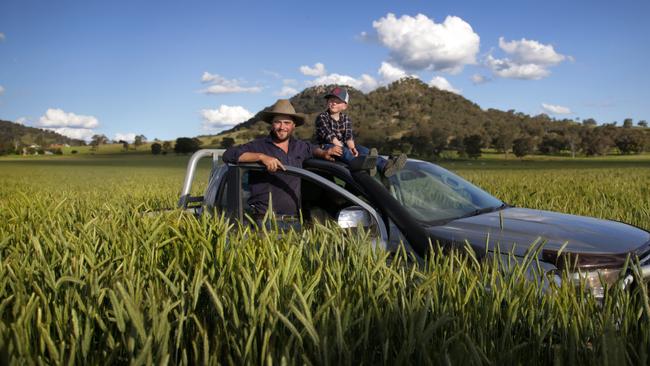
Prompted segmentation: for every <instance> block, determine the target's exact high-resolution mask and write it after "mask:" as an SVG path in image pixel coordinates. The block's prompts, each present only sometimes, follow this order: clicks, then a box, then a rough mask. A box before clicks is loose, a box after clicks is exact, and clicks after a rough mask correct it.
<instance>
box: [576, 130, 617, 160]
mask: <svg viewBox="0 0 650 366" xmlns="http://www.w3.org/2000/svg"><path fill="white" fill-rule="evenodd" d="M610 128H613V127H610ZM583 132H584V134H583V136H582V140H581V141H580V148H581V149H582V151H584V153H585V154H586V155H587V156H593V155H605V154H607V151H609V149H610V148H611V147H612V146H613V145H614V141H613V140H612V138H611V137H610V136H608V135H607V132H606V129H605V128H602V127H599V128H595V129H589V130H586V131H583Z"/></svg>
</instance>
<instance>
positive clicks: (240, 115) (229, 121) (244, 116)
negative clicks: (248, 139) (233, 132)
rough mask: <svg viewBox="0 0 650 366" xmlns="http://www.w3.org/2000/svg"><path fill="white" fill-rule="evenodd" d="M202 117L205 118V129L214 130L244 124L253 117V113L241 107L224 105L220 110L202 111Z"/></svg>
mask: <svg viewBox="0 0 650 366" xmlns="http://www.w3.org/2000/svg"><path fill="white" fill-rule="evenodd" d="M201 117H202V118H203V129H206V130H212V129H219V128H224V127H230V126H234V125H236V124H238V123H240V122H244V121H246V120H248V119H250V118H251V117H253V113H251V112H249V111H248V110H247V109H246V108H244V107H241V106H229V105H224V104H222V105H221V106H219V108H218V109H202V110H201Z"/></svg>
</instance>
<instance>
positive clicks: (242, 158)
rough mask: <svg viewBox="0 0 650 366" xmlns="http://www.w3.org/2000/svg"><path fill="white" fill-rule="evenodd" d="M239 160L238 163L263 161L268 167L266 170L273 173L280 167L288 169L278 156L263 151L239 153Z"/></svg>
mask: <svg viewBox="0 0 650 366" xmlns="http://www.w3.org/2000/svg"><path fill="white" fill-rule="evenodd" d="M237 162H238V163H262V164H264V166H265V167H266V170H268V171H269V172H271V173H273V172H276V171H277V170H278V169H282V170H287V169H286V168H285V167H284V165H282V163H281V162H280V160H278V159H277V158H274V157H272V156H268V155H266V154H262V153H256V152H245V153H243V154H241V155H239V159H237Z"/></svg>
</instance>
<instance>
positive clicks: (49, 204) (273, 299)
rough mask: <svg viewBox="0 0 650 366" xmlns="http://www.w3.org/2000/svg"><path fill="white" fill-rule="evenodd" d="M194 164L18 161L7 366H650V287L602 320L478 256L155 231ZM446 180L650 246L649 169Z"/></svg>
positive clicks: (469, 165) (614, 165) (3, 191)
mask: <svg viewBox="0 0 650 366" xmlns="http://www.w3.org/2000/svg"><path fill="white" fill-rule="evenodd" d="M100 149H101V148H100ZM141 149H144V148H143V147H141ZM187 159H188V156H175V155H172V154H170V155H167V156H151V155H148V154H117V155H111V154H95V155H76V156H66V155H64V156H63V157H30V158H24V159H18V158H14V157H12V158H8V159H2V160H0V172H2V173H1V174H0V187H2V188H0V261H1V267H0V317H1V321H0V363H2V364H7V363H14V364H23V363H38V364H44V363H47V364H52V363H55V364H63V363H65V364H74V363H77V364H107V363H133V364H151V363H154V364H178V363H181V364H197V363H206V364H215V363H225V364H242V363H244V364H270V363H289V364H359V363H365V364H380V363H381V364H405V363H408V364H413V363H418V364H441V363H451V364H486V363H492V364H502V363H505V364H521V363H525V364H549V363H554V364H575V363H582V364H613V363H616V364H622V363H627V364H648V362H650V359H649V358H648V357H649V356H650V305H649V304H648V294H647V291H646V288H645V287H644V286H641V287H637V288H635V289H634V290H633V291H622V290H620V289H612V291H611V293H610V295H609V296H608V297H606V299H605V301H604V303H602V304H601V303H598V302H596V301H595V300H594V299H593V298H591V297H589V296H587V295H585V294H584V293H583V292H581V291H579V290H578V291H576V290H575V289H574V288H573V287H571V286H563V287H560V288H557V289H555V290H553V291H551V292H546V293H545V292H544V291H543V290H542V288H541V287H540V286H538V285H537V284H534V283H530V282H526V281H525V280H524V276H523V275H522V274H521V273H520V272H517V271H515V272H509V273H504V272H502V271H499V269H498V265H495V264H494V263H479V262H477V261H475V260H474V259H473V257H472V256H460V255H457V254H451V255H440V254H439V253H434V254H433V255H432V256H431V257H430V258H429V259H428V260H427V263H425V265H423V266H415V265H413V262H412V261H411V260H409V258H407V257H406V256H405V255H404V254H403V253H399V254H398V255H396V256H394V257H392V260H391V261H388V260H387V258H388V254H387V253H383V252H375V251H372V250H371V249H370V245H369V240H368V238H367V237H364V235H363V234H358V235H349V234H346V235H344V233H342V232H341V231H340V230H338V229H336V228H333V227H326V226H318V227H316V228H315V229H313V230H309V231H305V232H302V233H299V234H296V233H292V234H288V235H284V236H278V235H277V234H275V233H273V232H261V233H254V232H251V231H250V230H249V229H247V228H238V227H234V226H233V224H232V223H229V222H227V221H225V220H223V219H220V218H217V219H208V218H203V219H200V220H197V219H194V218H193V217H190V216H187V215H185V214H183V213H182V212H178V211H173V212H169V213H166V214H161V215H153V216H147V215H144V216H143V215H142V214H141V213H142V212H145V211H151V210H157V209H162V208H172V207H174V206H175V204H176V200H177V199H178V194H179V191H180V188H181V184H182V180H183V175H184V172H185V166H186V164H187ZM441 165H443V166H445V167H446V168H449V169H451V170H453V171H455V172H457V173H458V174H460V175H461V176H463V177H465V178H467V179H469V180H470V181H472V182H474V183H476V184H477V185H479V186H481V187H482V188H484V189H485V190H487V191H488V192H490V193H492V194H494V195H495V196H497V197H499V198H501V199H503V200H504V201H506V202H508V203H510V204H513V205H517V206H525V207H531V208H539V209H547V210H556V211H561V212H567V213H575V214H582V215H590V216H596V217H601V218H607V219H612V220H619V221H624V222H628V223H630V224H633V225H636V226H639V227H642V228H645V229H646V230H650V188H649V185H648V182H650V156H649V155H643V156H630V157H624V156H621V157H607V158H599V159H584V158H582V159H558V158H550V159H549V158H538V157H534V158H529V159H525V160H523V161H519V160H517V159H513V158H511V157H510V158H509V159H507V160H506V159H503V156H501V155H489V154H488V155H487V156H485V157H484V158H482V159H479V160H477V161H448V162H443V163H441ZM199 173H200V174H202V175H203V176H206V177H207V173H208V166H207V165H204V166H202V168H201V169H200V172H199ZM200 189H201V187H199V188H198V190H199V191H200ZM197 193H198V192H197Z"/></svg>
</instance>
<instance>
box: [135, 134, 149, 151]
mask: <svg viewBox="0 0 650 366" xmlns="http://www.w3.org/2000/svg"><path fill="white" fill-rule="evenodd" d="M146 141H147V137H146V136H145V135H138V136H136V137H135V140H134V141H133V145H135V149H136V150H137V149H138V147H139V146H141V145H142V144H144V143H145V142H146Z"/></svg>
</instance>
